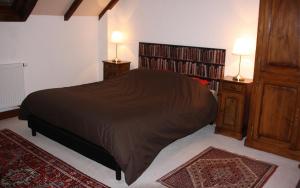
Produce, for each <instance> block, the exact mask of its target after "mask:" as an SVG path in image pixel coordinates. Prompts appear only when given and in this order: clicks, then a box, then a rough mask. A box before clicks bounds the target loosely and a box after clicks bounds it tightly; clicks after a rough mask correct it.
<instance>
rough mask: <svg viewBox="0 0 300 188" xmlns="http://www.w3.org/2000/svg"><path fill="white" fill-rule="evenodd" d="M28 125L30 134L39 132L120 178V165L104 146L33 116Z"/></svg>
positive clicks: (33, 134) (34, 134)
mask: <svg viewBox="0 0 300 188" xmlns="http://www.w3.org/2000/svg"><path fill="white" fill-rule="evenodd" d="M28 127H29V128H31V130H32V136H36V133H37V132H39V133H41V134H43V135H45V136H47V137H48V138H51V139H53V140H55V141H57V142H59V143H60V144H62V145H64V146H66V147H68V148H71V149H72V150H74V151H77V152H78V153H80V154H82V155H84V156H86V157H88V158H90V159H92V160H94V161H96V162H98V163H101V164H103V165H104V166H106V167H108V168H110V169H112V170H115V171H116V179H117V180H121V168H120V166H119V165H118V163H117V162H116V161H115V159H114V158H113V157H112V156H111V155H110V154H109V153H108V151H106V150H105V149H104V148H102V147H100V146H98V145H95V144H93V143H91V142H89V141H87V140H85V139H82V138H81V137H79V136H77V135H75V134H73V133H71V132H69V131H67V130H64V129H61V128H58V127H57V126H55V125H52V124H50V123H48V122H45V121H44V120H42V119H40V118H37V117H35V116H31V117H30V118H29V120H28Z"/></svg>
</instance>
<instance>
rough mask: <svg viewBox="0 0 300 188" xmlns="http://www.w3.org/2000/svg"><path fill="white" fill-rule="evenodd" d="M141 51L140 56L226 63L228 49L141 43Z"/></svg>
mask: <svg viewBox="0 0 300 188" xmlns="http://www.w3.org/2000/svg"><path fill="white" fill-rule="evenodd" d="M139 53H140V56H149V57H165V58H171V59H177V60H188V61H198V62H206V63H214V64H221V65H224V64H225V54H226V51H225V50H222V49H211V48H199V47H181V46H173V45H163V44H148V43H140V48H139Z"/></svg>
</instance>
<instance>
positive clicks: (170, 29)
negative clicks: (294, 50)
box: [108, 0, 259, 78]
mask: <svg viewBox="0 0 300 188" xmlns="http://www.w3.org/2000/svg"><path fill="white" fill-rule="evenodd" d="M258 9H259V0H185V1H183V0H122V1H119V3H118V4H117V5H116V7H115V8H114V9H112V11H110V12H109V15H108V41H109V37H110V36H109V35H110V33H111V32H112V31H113V30H120V31H122V32H124V33H125V34H126V41H125V42H124V44H123V45H122V46H121V47H120V50H119V52H120V53H119V57H120V58H121V59H124V60H130V61H132V62H133V66H132V68H135V67H137V64H138V59H137V57H138V42H139V41H144V42H157V43H171V44H179V45H191V46H202V47H215V48H225V49H227V58H226V69H225V75H235V74H236V73H237V69H238V57H236V56H233V55H232V54H231V51H232V48H233V45H234V41H235V40H236V39H237V38H239V37H247V38H250V39H251V40H252V43H253V44H252V46H253V50H252V54H251V56H250V57H246V58H244V61H243V65H242V74H243V75H244V76H246V77H249V78H251V77H253V62H254V55H255V50H254V49H255V42H256V34H257V24H258ZM108 46H109V51H108V56H109V58H113V57H114V45H113V44H111V43H110V42H109V43H108Z"/></svg>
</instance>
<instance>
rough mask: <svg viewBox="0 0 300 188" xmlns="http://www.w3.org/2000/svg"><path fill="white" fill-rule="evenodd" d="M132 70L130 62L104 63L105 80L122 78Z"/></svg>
mask: <svg viewBox="0 0 300 188" xmlns="http://www.w3.org/2000/svg"><path fill="white" fill-rule="evenodd" d="M129 70H130V62H128V61H120V62H118V63H116V62H113V61H108V60H107V61H103V72H104V73H103V79H104V80H107V79H111V78H114V77H116V76H120V75H122V74H124V73H126V72H128V71H129Z"/></svg>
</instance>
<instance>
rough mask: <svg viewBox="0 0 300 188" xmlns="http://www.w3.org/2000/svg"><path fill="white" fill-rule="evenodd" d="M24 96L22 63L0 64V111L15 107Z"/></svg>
mask: <svg viewBox="0 0 300 188" xmlns="http://www.w3.org/2000/svg"><path fill="white" fill-rule="evenodd" d="M24 96H25V88H24V65H23V64H21V63H15V64H0V112H3V111H7V110H11V109H15V108H17V107H18V106H19V105H20V104H21V102H22V100H23V99H24Z"/></svg>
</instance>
